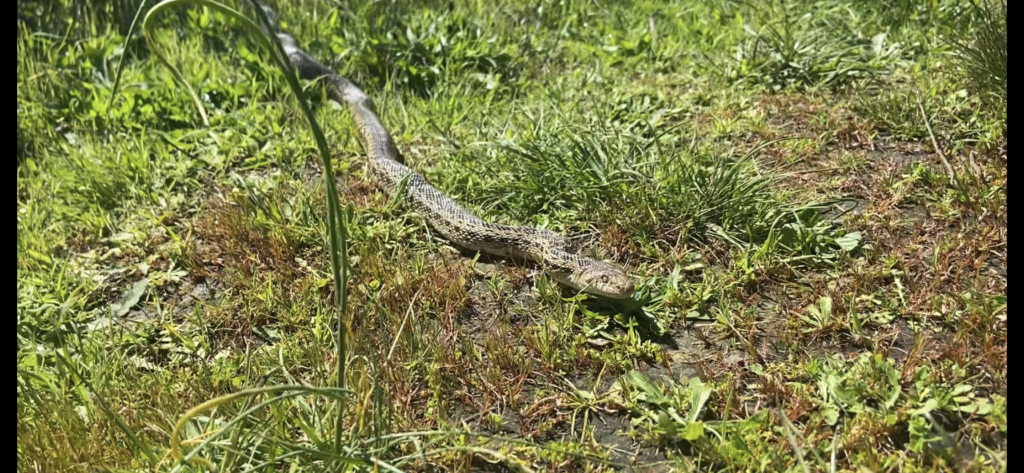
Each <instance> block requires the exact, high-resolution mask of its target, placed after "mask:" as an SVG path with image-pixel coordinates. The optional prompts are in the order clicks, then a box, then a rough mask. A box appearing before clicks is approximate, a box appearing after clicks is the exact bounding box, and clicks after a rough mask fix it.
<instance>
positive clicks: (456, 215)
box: [277, 33, 634, 299]
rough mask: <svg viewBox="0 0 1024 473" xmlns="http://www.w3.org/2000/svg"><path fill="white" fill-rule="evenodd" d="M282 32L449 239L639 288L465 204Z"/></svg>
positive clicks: (300, 63) (382, 177)
mask: <svg viewBox="0 0 1024 473" xmlns="http://www.w3.org/2000/svg"><path fill="white" fill-rule="evenodd" d="M277 37H278V39H279V40H280V41H281V44H282V46H284V50H285V53H287V55H288V58H289V60H290V61H291V63H292V65H293V66H294V67H295V68H296V70H297V71H298V74H299V77H301V78H303V79H307V80H314V79H320V78H322V79H323V81H324V83H325V84H326V85H327V90H328V95H329V97H330V98H331V99H332V100H335V101H337V102H338V103H345V104H348V106H349V107H351V109H352V113H353V115H354V116H355V121H356V124H357V126H358V127H359V134H360V135H362V138H363V140H364V141H365V143H366V149H367V150H368V153H367V154H368V155H369V161H370V169H371V171H372V174H373V176H374V179H375V180H376V181H377V185H378V186H380V187H381V188H382V189H383V190H384V191H385V192H387V193H389V194H392V195H393V194H394V193H395V192H396V191H398V190H399V189H398V188H399V187H400V185H401V183H402V181H403V180H405V179H406V178H408V181H406V183H405V192H404V194H405V195H404V202H405V203H406V205H410V206H411V207H412V208H413V209H414V210H415V211H416V212H418V213H420V214H421V215H423V216H424V217H425V218H426V220H427V222H428V223H429V224H430V225H431V226H432V227H434V229H436V230H437V231H438V232H439V233H441V235H443V236H444V237H445V238H447V239H448V240H449V241H451V242H452V243H454V244H455V245H457V246H460V247H463V248H466V249H468V250H471V251H481V252H484V253H489V254H492V255H497V256H504V257H515V258H521V259H525V260H530V261H533V262H536V263H538V264H539V265H541V267H542V268H543V270H544V272H546V273H547V274H548V275H550V276H551V277H552V278H553V279H555V280H556V281H558V282H560V283H562V284H565V285H567V286H569V287H572V288H573V289H576V290H580V291H584V292H588V293H591V294H595V295H598V296H603V297H608V298H614V299H625V298H629V297H630V296H631V295H632V294H633V289H634V288H633V282H632V281H631V280H630V278H629V276H628V275H627V274H626V273H625V272H624V271H623V270H622V269H620V268H618V267H616V266H613V265H611V264H608V263H604V262H601V261H597V260H594V259H591V258H586V257H583V256H579V255H575V254H572V253H569V252H567V251H565V239H564V238H563V237H562V236H561V235H559V234H557V233H555V232H552V231H549V230H541V229H536V228H528V227H513V226H508V225H501V224H497V223H491V222H487V221H485V220H482V219H480V218H478V217H476V216H475V215H473V214H471V213H469V212H468V211H466V210H465V209H463V208H462V207H461V206H459V204H457V203H456V202H455V201H453V200H452V199H450V198H448V196H446V195H444V194H443V193H441V191H439V190H437V189H436V188H434V186H432V185H430V183H429V182H427V180H426V179H424V178H423V176H421V175H420V174H417V173H415V172H413V171H412V170H411V169H409V168H408V167H406V166H405V165H403V164H402V163H401V162H399V159H400V157H399V153H398V149H397V148H396V147H395V142H394V140H392V139H391V136H390V135H389V134H388V132H387V130H386V129H385V128H384V125H383V124H381V121H380V118H378V117H377V113H376V111H375V110H374V105H373V101H372V100H370V98H369V97H368V96H367V95H366V94H365V93H363V91H361V90H359V88H358V87H356V86H355V85H354V84H352V82H349V80H348V79H345V78H343V77H341V76H339V75H338V74H336V73H335V72H334V71H333V70H331V69H330V68H329V67H327V66H324V65H323V64H320V63H319V62H317V61H316V60H314V59H313V58H311V57H310V56H309V55H308V54H306V52H305V51H303V50H301V49H299V47H298V44H297V43H296V41H295V39H294V38H292V37H291V36H290V35H288V34H285V33H278V34H277Z"/></svg>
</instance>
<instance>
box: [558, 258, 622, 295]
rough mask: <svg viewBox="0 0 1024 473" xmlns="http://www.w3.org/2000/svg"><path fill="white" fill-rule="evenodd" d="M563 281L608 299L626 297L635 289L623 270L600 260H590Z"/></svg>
mask: <svg viewBox="0 0 1024 473" xmlns="http://www.w3.org/2000/svg"><path fill="white" fill-rule="evenodd" d="M565 283H566V284H567V285H569V286H572V287H573V288H575V289H578V290H581V291H584V292H587V293H590V294H594V295H597V296H602V297H607V298H609V299H628V298H629V297H630V296H632V295H633V291H634V289H635V288H634V286H633V281H632V280H631V279H629V275H628V274H626V272H625V271H623V270H622V269H621V268H619V267H618V266H614V265H611V264H608V263H605V262H601V261H592V262H590V264H587V265H585V266H584V267H583V268H581V269H579V270H578V271H576V274H573V275H572V277H571V278H569V280H567V281H565Z"/></svg>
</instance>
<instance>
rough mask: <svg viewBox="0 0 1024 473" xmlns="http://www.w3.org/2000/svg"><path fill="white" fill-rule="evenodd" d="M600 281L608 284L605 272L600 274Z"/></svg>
mask: <svg viewBox="0 0 1024 473" xmlns="http://www.w3.org/2000/svg"><path fill="white" fill-rule="evenodd" d="M601 282H603V283H605V284H608V275H607V274H605V275H603V276H601Z"/></svg>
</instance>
